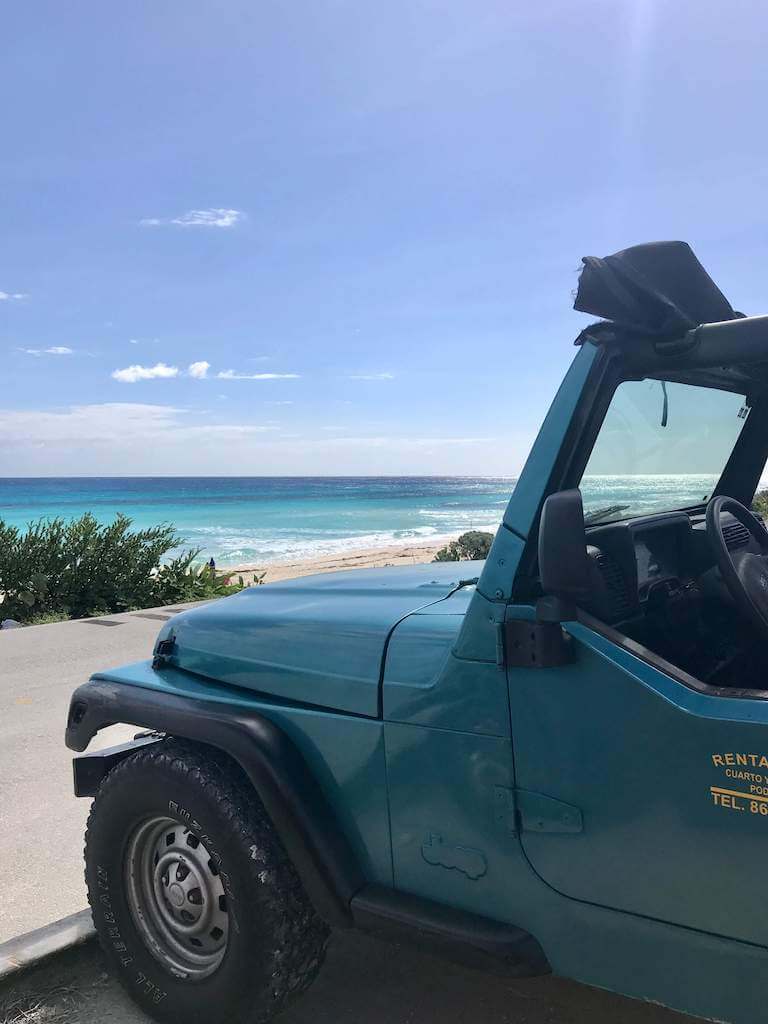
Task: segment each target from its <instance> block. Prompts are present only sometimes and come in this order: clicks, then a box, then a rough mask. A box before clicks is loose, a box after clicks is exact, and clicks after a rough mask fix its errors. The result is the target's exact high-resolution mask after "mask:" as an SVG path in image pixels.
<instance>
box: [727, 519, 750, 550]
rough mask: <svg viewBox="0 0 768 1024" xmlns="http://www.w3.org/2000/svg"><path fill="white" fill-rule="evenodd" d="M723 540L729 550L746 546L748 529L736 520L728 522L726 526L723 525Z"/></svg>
mask: <svg viewBox="0 0 768 1024" xmlns="http://www.w3.org/2000/svg"><path fill="white" fill-rule="evenodd" d="M723 540H724V541H725V546H726V547H727V548H728V550H729V551H735V550H736V549H737V548H743V547H746V546H747V544H749V530H748V529H747V528H746V526H744V524H743V523H740V522H738V520H737V521H736V522H733V523H728V525H727V526H724V527H723Z"/></svg>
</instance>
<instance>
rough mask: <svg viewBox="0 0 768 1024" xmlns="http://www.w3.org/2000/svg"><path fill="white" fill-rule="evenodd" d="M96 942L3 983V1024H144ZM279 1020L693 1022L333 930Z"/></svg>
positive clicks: (289, 1023) (323, 1023)
mask: <svg viewBox="0 0 768 1024" xmlns="http://www.w3.org/2000/svg"><path fill="white" fill-rule="evenodd" d="M146 1021H147V1018H146V1017H145V1016H144V1015H143V1014H142V1013H140V1012H139V1011H138V1010H137V1009H136V1008H135V1007H134V1006H133V1004H132V1003H131V1002H130V1000H129V999H128V997H127V996H126V995H125V994H124V993H123V991H122V989H121V988H120V986H119V985H118V984H117V983H116V982H114V981H113V980H112V979H111V978H109V977H108V976H107V974H106V972H105V969H104V964H103V961H102V958H101V954H100V952H99V950H98V947H97V946H96V945H95V944H94V943H90V944H89V945H87V946H84V947H80V948H79V949H74V950H71V951H69V952H68V953H65V954H62V955H61V956H59V957H57V958H56V959H55V960H53V961H49V962H48V963H47V964H45V965H43V966H41V967H39V968H37V969H36V970H34V971H31V972H28V973H27V974H25V975H23V976H22V977H19V978H17V979H16V981H15V983H14V982H13V981H12V980H9V981H8V982H7V983H6V984H5V985H4V986H2V987H0V1024H145V1022H146ZM278 1021H279V1024H480V1022H483V1024H484V1022H488V1024H491V1022H493V1024H684V1022H686V1021H687V1022H692V1021H693V1018H691V1017H684V1016H683V1015H681V1014H677V1013H672V1012H670V1011H669V1010H664V1009H662V1008H661V1007H658V1006H652V1005H650V1004H646V1003H638V1002H634V1001H632V1000H628V999H623V998H621V997H620V996H614V995H611V994H610V993H607V992H602V991H600V990H598V989H591V988H587V987H585V986H583V985H577V984H575V983H574V982H569V981H563V980H561V979H559V978H551V977H546V978H532V979H525V980H519V979H507V978H502V977H498V976H496V975H490V974H484V973H482V972H480V971H474V970H471V969H468V968H463V967H458V966H455V965H453V964H450V963H445V962H444V961H442V960H438V959H436V958H434V957H432V956H429V955H427V954H425V953H421V952H418V951H414V950H413V949H412V948H411V947H406V946H396V945H392V944H390V943H386V942H381V941H379V940H377V939H373V938H370V937H369V936H365V935H361V934H359V933H355V932H346V933H337V934H336V935H335V936H334V937H333V939H332V940H331V944H330V947H329V951H328V959H327V961H326V964H325V967H324V968H323V970H322V972H321V974H320V976H319V978H318V980H317V982H316V983H315V985H314V986H313V987H312V989H310V991H309V992H308V993H307V994H306V995H305V996H304V997H303V999H301V1000H300V1001H299V1002H298V1003H296V1004H295V1006H292V1007H291V1008H290V1009H289V1010H287V1011H286V1012H285V1013H283V1014H282V1015H281V1016H280V1017H279V1018H278Z"/></svg>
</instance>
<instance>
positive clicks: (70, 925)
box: [0, 910, 96, 982]
mask: <svg viewBox="0 0 768 1024" xmlns="http://www.w3.org/2000/svg"><path fill="white" fill-rule="evenodd" d="M95 934H96V931H95V929H94V927H93V922H92V920H91V912H90V910H81V911H80V912H79V913H77V914H70V915H69V917H63V918H62V919H61V921H54V922H53V924H47V925H45V927H44V928H37V929H36V930H35V931H33V932H27V933H26V935H19V936H17V938H15V939H9V940H8V941H7V942H3V943H2V944H0V982H2V981H5V980H6V979H7V978H8V977H10V976H11V975H12V974H15V973H16V972H17V971H24V970H26V969H27V968H29V967H34V966H35V965H36V964H38V963H40V962H41V961H42V960H46V959H47V958H48V957H49V956H53V955H54V954H56V953H62V952H63V951H64V950H65V949H70V948H71V947H72V946H79V945H80V943H82V942H87V941H88V939H90V938H92V937H93V936H95Z"/></svg>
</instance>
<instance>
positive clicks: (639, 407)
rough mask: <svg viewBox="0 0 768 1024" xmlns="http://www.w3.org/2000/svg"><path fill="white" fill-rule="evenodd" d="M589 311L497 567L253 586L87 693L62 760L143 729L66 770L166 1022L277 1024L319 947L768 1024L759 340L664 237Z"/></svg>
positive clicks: (602, 270) (113, 933)
mask: <svg viewBox="0 0 768 1024" xmlns="http://www.w3.org/2000/svg"><path fill="white" fill-rule="evenodd" d="M576 306H577V308H578V309H581V310H584V311H587V312H591V313H593V314H596V315H598V316H600V317H601V318H602V319H601V320H600V322H598V323H596V324H593V325H592V326H591V327H588V328H586V329H585V330H584V331H583V332H582V333H581V335H580V336H579V338H578V339H577V344H578V350H577V353H576V358H575V359H574V361H573V364H572V366H571V368H570V370H569V371H568V373H567V375H566V377H565V379H564V381H563V383H562V385H561V387H560V390H559V391H558V393H557V396H556V397H555V400H554V402H553V404H552V407H551V409H550V411H549V413H548V415H547V417H546V419H545V421H544V424H543V426H542V428H541V431H540V433H539V436H538V438H537V440H536V442H535V444H534V446H533V449H532V451H531V453H530V456H529V458H528V461H527V463H526V465H525V468H524V470H523V472H522V474H521V476H520V479H519V481H518V483H517V486H516V487H515V490H514V494H513V495H512V497H511V499H510V502H509V506H508V508H507V511H506V513H505V515H504V520H503V523H502V525H501V527H500V528H499V530H498V533H497V535H496V538H495V540H494V543H493V546H492V549H491V552H490V554H489V557H488V559H487V560H486V561H485V562H484V563H480V562H474V563H473V562H461V563H440V564H432V565H424V566H417V567H413V568H390V569H379V570H364V571H356V572H348V573H339V574H336V575H326V576H315V577H310V578H308V579H299V580H293V581H290V582H287V583H279V584H274V585H271V586H266V587H258V588H252V589H249V590H245V591H243V592H242V593H240V594H237V595H236V596H234V597H230V598H227V599H225V600H222V601H218V602H215V603H212V604H208V605H205V606H203V607H198V608H195V609H194V610H191V611H186V612H183V613H182V614H180V615H177V616H175V617H174V618H172V619H171V620H169V621H168V622H167V623H166V624H165V625H164V626H163V628H162V630H161V633H160V636H159V637H158V640H157V643H156V646H155V650H154V657H153V658H152V660H151V661H145V662H140V663H138V664H133V665H127V666H125V667H123V668H118V669H113V670H110V671H105V672H101V673H99V674H97V675H96V676H94V677H93V678H92V679H91V680H90V681H89V682H88V683H86V684H85V685H83V686H81V687H80V688H79V689H78V690H77V691H76V692H75V694H74V695H73V698H72V704H71V708H70V712H69V720H68V724H67V744H68V745H69V746H70V747H71V748H72V749H73V750H76V751H85V750H86V748H87V747H88V744H89V742H90V741H91V739H92V737H93V736H94V735H95V734H96V733H97V732H98V731H99V730H100V729H102V728H104V727H105V726H107V725H109V724H111V723H115V722H123V723H128V724H131V725H135V726H137V727H140V728H142V729H143V730H146V731H145V732H143V733H142V734H140V735H139V736H138V737H137V738H136V740H135V741H134V742H133V743H130V744H127V745H125V746H123V747H118V748H114V749H111V750H106V751H99V752H95V753H88V754H85V755H84V756H81V757H78V758H76V759H75V762H74V765H75V788H76V792H77V794H78V795H79V796H88V797H94V798H95V799H94V802H93V808H92V811H91V816H90V820H89V824H88V831H87V837H86V855H85V856H86V877H87V883H88V891H89V897H90V902H91V907H92V910H93V917H94V921H95V924H96V928H97V930H98V933H99V936H100V938H101V942H102V945H103V947H104V950H105V952H106V955H107V958H108V960H109V961H110V963H111V965H112V968H113V970H114V971H115V973H116V974H117V976H118V977H119V978H120V979H121V980H122V982H123V984H124V985H125V987H126V988H127V989H128V991H129V992H130V993H131V994H132V995H133V996H134V998H135V999H136V1000H137V1001H138V1002H139V1003H140V1004H141V1006H142V1007H143V1008H144V1009H145V1010H146V1011H147V1012H149V1013H151V1014H152V1015H154V1016H155V1017H156V1018H157V1019H158V1020H161V1021H179V1022H182V1021H183V1022H185V1024H194V1022H199V1024H224V1022H227V1024H233V1022H235V1024H237V1022H247V1021H251V1022H260V1021H264V1020H266V1019H268V1018H269V1017H270V1016H271V1015H272V1014H273V1013H276V1012H277V1011H278V1010H279V1009H280V1008H282V1007H283V1006H284V1005H285V1004H286V1002H287V1001H288V1000H289V999H291V998H292V997H293V996H295V995H297V994H298V993H300V992H301V991H302V990H303V989H305V988H306V986H307V985H308V984H309V983H310V982H311V981H312V979H313V978H314V976H315V975H316V973H317V971H318V969H319V967H320V965H321V963H322V960H323V953H324V948H325V943H326V939H327V935H328V930H329V928H330V927H335V928H360V929H366V930H368V931H372V932H375V933H381V934H387V935H394V936H398V937H403V936H407V935H411V936H415V937H416V939H417V941H418V942H419V943H422V944H431V945H433V946H435V947H436V948H438V949H440V950H442V951H443V952H445V953H446V954H447V955H448V956H450V957H461V958H463V959H465V960H468V961H470V962H472V963H475V964H487V965H488V966H492V967H495V968H496V969H499V968H501V969H503V970H506V971H509V972H510V973H512V974H514V975H517V976H526V975H535V974H541V973H543V972H547V971H553V972H555V973H557V974H560V975H565V976H567V977H570V978H575V979H578V980H579V981H582V982H586V983H588V984H591V985H598V986H601V987H604V988H608V989H612V990H614V991H616V992H621V993H624V994H626V995H629V996H635V997H639V998H643V999H649V1000H653V1001H656V1002H660V1003H663V1004H666V1005H668V1006H671V1007H674V1008H677V1009H679V1010H683V1011H685V1012H688V1013H691V1014H697V1015H701V1016H705V1017H709V1018H717V1019H719V1020H725V1021H731V1022H734V1024H757V1022H758V1021H762V1020H764V1017H765V1005H766V1001H767V1000H768V913H767V912H766V907H765V906H764V905H763V904H764V902H765V900H766V894H765V889H764V887H763V883H764V880H765V876H764V872H763V856H764V854H765V852H766V849H768V703H767V702H766V698H767V697H768V684H767V683H766V680H767V679H768V676H767V675H766V669H767V668H768V644H767V643H766V641H767V640H768V533H766V531H765V529H764V527H763V524H762V522H761V521H760V520H759V519H758V518H757V517H756V515H755V514H753V513H752V512H751V511H750V510H749V508H750V503H751V501H752V499H753V495H754V493H755V490H756V488H757V485H758V482H759V480H760V476H761V474H762V472H763V467H764V465H765V462H766V457H767V456H768V391H767V390H766V385H767V384H768V317H744V316H743V315H742V314H739V313H736V312H734V310H733V309H732V308H731V306H730V305H729V304H728V302H727V301H726V300H725V298H724V297H723V295H722V294H721V293H720V292H719V291H718V290H717V288H716V287H715V286H714V284H713V283H712V282H711V280H710V279H709V277H708V276H707V275H706V273H705V272H704V270H703V269H702V267H701V266H700V264H699V263H698V261H697V260H696V258H695V257H694V255H693V253H692V252H691V251H690V249H689V248H688V247H687V246H686V245H684V244H683V243H673V242H670V243H657V244H654V245H648V246H637V247H635V248H633V249H628V250H625V251H624V252H621V253H617V254H615V255H614V256H610V257H608V258H606V259H605V260H593V259H587V260H585V267H584V270H583V271H582V275H581V279H580V282H579V291H578V294H577V299H576ZM530 357H531V358H535V354H531V356H530ZM680 474H687V475H680ZM621 478H630V479H624V481H623V483H622V481H621ZM617 480H618V483H617V482H616V481H617ZM596 481H597V483H596ZM606 481H608V482H607V483H606ZM611 481H613V483H612V482H611ZM644 481H646V482H648V483H647V486H646V484H645V483H644ZM651 481H653V487H652V488H651ZM596 487H599V489H598V490H597V491H596V490H595V488H596ZM621 488H624V490H623V492H622V493H623V497H622V498H621V500H619V498H617V494H618V492H619V490H621ZM582 495H583V500H584V503H585V508H586V513H585V512H584V511H583V509H582Z"/></svg>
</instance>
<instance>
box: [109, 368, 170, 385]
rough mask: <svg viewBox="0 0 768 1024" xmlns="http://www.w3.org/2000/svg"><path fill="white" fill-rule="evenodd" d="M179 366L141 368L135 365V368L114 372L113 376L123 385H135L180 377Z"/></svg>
mask: <svg viewBox="0 0 768 1024" xmlns="http://www.w3.org/2000/svg"><path fill="white" fill-rule="evenodd" d="M178 375H179V368H178V366H167V365H166V364H165V363H155V365H154V366H140V365H139V364H138V363H135V364H134V365H133V366H126V367H125V368H124V369H122V370H114V371H113V373H112V376H113V378H114V379H115V380H119V381H120V382H121V384H135V383H136V382H137V381H140V380H158V379H163V378H167V377H178Z"/></svg>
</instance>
